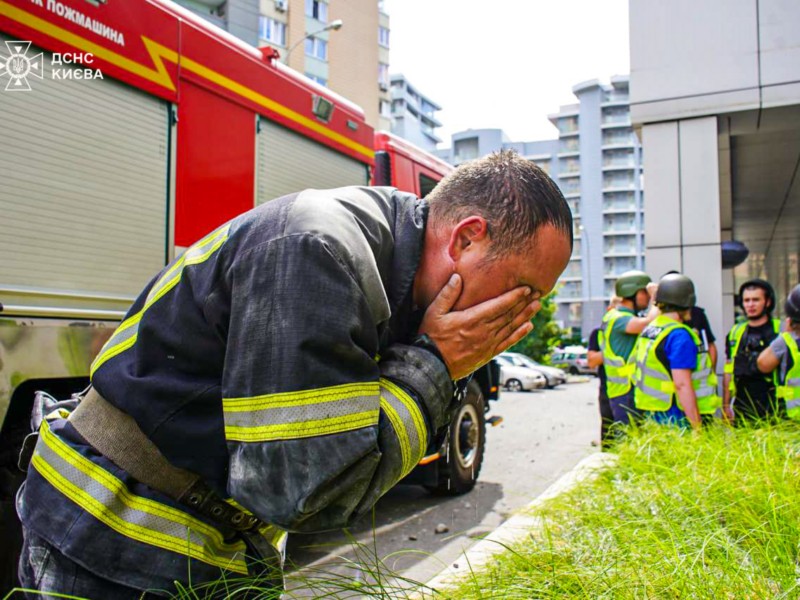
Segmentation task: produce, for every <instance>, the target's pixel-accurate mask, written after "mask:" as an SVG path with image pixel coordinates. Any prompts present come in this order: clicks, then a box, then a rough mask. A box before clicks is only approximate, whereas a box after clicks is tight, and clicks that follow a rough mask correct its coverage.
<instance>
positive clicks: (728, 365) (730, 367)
mask: <svg viewBox="0 0 800 600" xmlns="http://www.w3.org/2000/svg"><path fill="white" fill-rule="evenodd" d="M723 372H724V373H726V374H727V375H731V374H733V363H731V362H726V363H725V366H724V367H723Z"/></svg>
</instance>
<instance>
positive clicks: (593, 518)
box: [446, 423, 800, 600]
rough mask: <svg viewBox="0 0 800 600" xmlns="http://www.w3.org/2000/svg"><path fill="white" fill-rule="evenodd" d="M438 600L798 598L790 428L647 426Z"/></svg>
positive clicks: (798, 474) (795, 457)
mask: <svg viewBox="0 0 800 600" xmlns="http://www.w3.org/2000/svg"><path fill="white" fill-rule="evenodd" d="M616 451H617V452H618V454H619V463H618V465H617V466H616V467H613V468H611V469H610V470H608V471H606V472H604V473H602V474H601V475H600V476H599V477H598V478H597V479H596V480H594V481H593V482H591V483H588V484H584V485H581V486H579V487H578V488H576V489H574V490H573V491H572V492H570V493H568V494H565V495H563V496H560V497H558V498H555V499H554V500H553V501H551V502H549V503H547V504H546V505H545V506H544V507H543V509H542V510H540V511H537V515H538V516H539V517H541V519H542V522H543V525H544V526H543V528H542V529H541V530H540V531H538V532H533V533H532V535H531V537H530V540H529V541H527V542H526V543H524V544H520V545H517V546H515V547H511V548H508V549H507V551H505V552H504V553H503V554H502V555H501V556H500V557H499V558H498V560H497V561H496V562H494V563H493V565H492V566H491V568H490V569H489V570H487V571H485V572H481V573H473V574H472V575H471V576H470V577H469V578H468V580H467V581H465V583H464V584H463V585H462V586H461V587H460V588H458V589H455V590H448V591H447V593H446V596H447V597H451V598H454V599H459V600H460V599H472V598H510V599H513V598H520V599H522V598H525V599H529V598H563V597H591V598H615V599H617V598H623V599H624V598H632V599H633V598H637V599H638V598H714V599H716V598H730V599H733V598H737V599H738V598H797V597H800V583H799V582H800V579H798V577H800V566H799V565H800V563H798V548H799V547H800V546H799V544H800V426H798V425H797V424H794V423H782V424H777V425H771V426H764V427H761V428H746V429H729V428H726V427H724V426H722V425H719V426H713V427H710V428H708V429H705V430H703V431H702V432H700V433H699V434H692V433H691V432H688V431H681V430H679V429H677V428H672V427H663V426H661V427H659V426H657V425H654V424H648V425H646V426H643V427H641V428H640V429H639V430H637V431H632V432H631V433H630V435H629V436H628V437H627V439H626V440H625V441H624V442H622V443H621V444H620V445H619V446H618V447H617V448H616Z"/></svg>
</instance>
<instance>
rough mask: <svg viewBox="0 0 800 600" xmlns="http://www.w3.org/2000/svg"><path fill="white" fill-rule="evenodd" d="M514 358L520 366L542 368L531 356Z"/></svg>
mask: <svg viewBox="0 0 800 600" xmlns="http://www.w3.org/2000/svg"><path fill="white" fill-rule="evenodd" d="M514 358H515V359H516V360H517V361H518V362H519V364H521V365H524V366H526V367H539V366H541V365H540V364H539V363H537V362H536V361H535V360H533V359H532V358H531V357H530V356H524V355H523V356H515V357H514Z"/></svg>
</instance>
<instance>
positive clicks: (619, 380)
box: [606, 373, 630, 384]
mask: <svg viewBox="0 0 800 600" xmlns="http://www.w3.org/2000/svg"><path fill="white" fill-rule="evenodd" d="M606 381H610V382H611V383H621V384H627V383H630V379H628V378H627V377H612V376H611V375H609V374H608V373H606Z"/></svg>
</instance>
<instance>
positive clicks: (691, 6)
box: [630, 0, 800, 123]
mask: <svg viewBox="0 0 800 600" xmlns="http://www.w3.org/2000/svg"><path fill="white" fill-rule="evenodd" d="M630 23H631V27H630V40H631V116H632V119H633V121H634V122H638V123H642V122H652V121H658V120H665V119H675V118H686V117H692V116H700V115H711V114H717V113H720V112H734V111H742V110H748V109H753V108H758V107H759V106H761V107H764V108H766V107H771V106H780V105H786V104H796V103H797V98H798V97H800V10H798V3H797V0H670V1H669V2H664V1H663V0H631V1H630Z"/></svg>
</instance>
